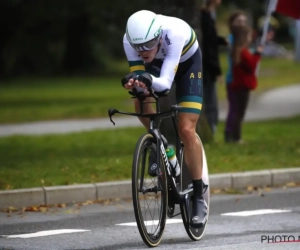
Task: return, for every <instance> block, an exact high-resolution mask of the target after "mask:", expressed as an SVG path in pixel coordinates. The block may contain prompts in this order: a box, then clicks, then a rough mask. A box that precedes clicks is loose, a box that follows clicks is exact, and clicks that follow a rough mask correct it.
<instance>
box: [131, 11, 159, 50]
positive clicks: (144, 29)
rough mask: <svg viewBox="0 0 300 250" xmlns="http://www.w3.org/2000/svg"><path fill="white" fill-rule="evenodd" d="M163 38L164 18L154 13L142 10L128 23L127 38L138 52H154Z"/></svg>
mask: <svg viewBox="0 0 300 250" xmlns="http://www.w3.org/2000/svg"><path fill="white" fill-rule="evenodd" d="M161 36H162V16H161V15H157V14H155V13H154V12H152V11H148V10H140V11H138V12H135V13H134V14H132V15H131V16H130V17H129V18H128V21H127V26H126V37H127V40H128V41H129V43H130V44H131V46H132V47H133V48H134V49H136V50H137V51H145V50H152V49H153V48H154V47H155V46H157V45H158V43H159V41H160V38H161Z"/></svg>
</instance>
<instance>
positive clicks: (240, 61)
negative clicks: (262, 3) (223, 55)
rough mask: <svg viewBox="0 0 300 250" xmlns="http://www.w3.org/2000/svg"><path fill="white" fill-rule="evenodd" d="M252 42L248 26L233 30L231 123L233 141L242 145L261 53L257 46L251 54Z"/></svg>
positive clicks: (260, 47) (255, 85)
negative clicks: (242, 133)
mask: <svg viewBox="0 0 300 250" xmlns="http://www.w3.org/2000/svg"><path fill="white" fill-rule="evenodd" d="M251 41H252V32H251V29H250V28H249V27H248V26H240V27H236V28H234V29H233V44H232V50H231V60H232V72H233V81H232V83H231V85H230V88H232V91H234V92H235V96H236V104H237V110H236V116H235V117H234V121H233V132H232V136H233V141H234V142H237V143H240V144H242V143H244V142H243V140H242V138H241V132H242V122H243V119H244V116H245V112H246V109H247V105H248V101H249V96H250V91H251V90H254V89H255V88H256V87H257V78H256V74H255V71H256V67H257V64H258V62H259V60H260V58H261V53H262V51H263V48H262V46H258V47H257V48H256V51H255V52H254V53H253V54H252V53H251V52H250V50H249V46H250V44H251Z"/></svg>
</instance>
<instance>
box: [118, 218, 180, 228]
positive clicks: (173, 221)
mask: <svg viewBox="0 0 300 250" xmlns="http://www.w3.org/2000/svg"><path fill="white" fill-rule="evenodd" d="M158 222H159V221H158V220H151V221H145V225H146V226H153V225H157V224H158ZM174 223H182V219H170V220H167V221H166V224H174ZM116 225H117V226H132V227H136V226H137V224H136V222H128V223H120V224H116Z"/></svg>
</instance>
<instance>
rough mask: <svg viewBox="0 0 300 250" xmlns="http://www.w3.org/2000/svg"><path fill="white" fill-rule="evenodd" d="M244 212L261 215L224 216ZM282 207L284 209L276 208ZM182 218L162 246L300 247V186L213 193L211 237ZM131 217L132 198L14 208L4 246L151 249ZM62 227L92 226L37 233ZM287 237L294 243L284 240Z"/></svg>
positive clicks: (2, 223) (4, 229)
mask: <svg viewBox="0 0 300 250" xmlns="http://www.w3.org/2000/svg"><path fill="white" fill-rule="evenodd" d="M262 209H263V210H262ZM265 209H272V210H270V211H269V212H270V213H269V214H260V213H265V212H266V210H265ZM278 210H279V211H278ZM241 211H251V213H253V211H254V213H256V215H250V212H244V215H247V216H237V214H232V215H224V213H225V214H226V213H233V212H241ZM276 211H277V212H278V213H274V212H276ZM180 219H181V217H180V216H177V217H175V218H174V219H173V222H175V223H173V224H167V226H166V230H165V234H164V237H163V240H162V242H161V244H160V245H159V246H158V247H157V249H172V250H175V249H214V250H216V249H218V250H219V249H229V250H234V249H300V242H291V241H292V240H294V239H295V240H298V239H299V240H300V238H299V236H300V223H299V222H300V188H297V187H296V188H288V189H282V188H281V189H273V190H268V191H267V190H266V191H264V192H263V193H258V192H254V193H251V194H240V195H220V194H218V195H216V194H215V195H212V197H211V207H210V217H209V224H208V227H207V230H206V234H205V236H204V237H203V238H202V240H201V241H198V242H193V241H191V240H190V239H189V237H188V236H187V234H186V232H185V230H184V227H183V224H182V222H181V221H180ZM129 222H135V219H134V214H133V208H132V203H131V201H115V202H112V203H110V204H92V205H85V206H80V207H79V208H78V206H76V205H70V206H67V207H65V208H51V209H50V211H48V212H45V213H41V212H25V213H20V214H19V213H18V212H13V213H12V214H10V215H9V216H8V214H7V213H4V212H0V235H1V236H0V249H6V250H7V249H15V250H17V249H18V250H71V249H72V250H79V249H82V250H83V249H89V250H92V249H93V250H100V249H101V250H102V249H103V250H110V249H111V250H115V249H123V250H125V249H148V247H147V246H146V245H145V244H144V243H143V241H142V240H141V237H140V235H139V232H138V229H137V227H136V226H135V225H131V226H128V225H119V224H122V223H129ZM62 229H68V230H75V229H76V230H86V231H80V232H73V233H68V234H67V233H64V234H62V232H61V231H51V233H54V232H55V233H57V234H56V235H51V236H41V235H35V236H36V237H32V236H34V235H33V234H32V233H37V232H39V234H41V231H48V230H62ZM47 233H48V232H46V234H47ZM24 234H26V235H24ZM21 237H22V238H21ZM25 237H27V238H25ZM283 240H288V241H290V242H285V243H284V242H279V241H283ZM274 242H277V243H274Z"/></svg>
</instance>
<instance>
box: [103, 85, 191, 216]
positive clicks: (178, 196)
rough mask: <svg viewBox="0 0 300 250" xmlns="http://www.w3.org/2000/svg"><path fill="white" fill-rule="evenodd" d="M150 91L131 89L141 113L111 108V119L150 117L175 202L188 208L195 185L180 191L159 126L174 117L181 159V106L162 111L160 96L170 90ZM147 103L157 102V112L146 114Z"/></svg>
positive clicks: (109, 111)
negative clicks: (144, 110)
mask: <svg viewBox="0 0 300 250" xmlns="http://www.w3.org/2000/svg"><path fill="white" fill-rule="evenodd" d="M148 91H149V93H150V94H149V95H147V96H145V95H143V94H138V93H134V92H131V91H130V92H129V93H130V94H131V95H133V98H137V99H138V100H139V102H140V113H133V112H123V111H119V110H117V109H109V110H108V115H109V117H110V121H111V122H112V123H113V124H114V125H115V122H114V121H113V120H112V116H113V115H114V114H123V115H131V116H137V117H147V118H149V119H150V129H149V131H148V133H150V134H152V135H153V137H154V139H155V140H156V142H157V143H156V154H157V159H160V152H161V153H162V156H163V160H164V164H165V166H166V173H167V181H168V183H169V184H170V185H171V190H172V195H173V198H174V200H175V203H176V204H181V203H182V202H184V205H185V206H186V208H188V202H189V196H190V195H192V193H193V187H192V186H191V185H190V186H189V187H188V188H187V189H185V190H183V191H178V189H177V187H176V181H175V178H174V177H173V176H172V174H171V166H170V163H169V160H168V157H167V154H166V150H165V147H164V144H163V141H162V139H161V133H160V132H159V126H160V123H161V121H162V120H163V119H166V118H172V121H173V126H174V128H175V131H176V155H177V159H180V154H181V152H180V149H181V141H180V139H179V134H178V128H177V124H176V120H178V110H179V109H181V107H180V106H178V105H172V106H171V109H170V110H167V111H164V112H161V110H160V102H159V98H160V97H163V96H166V95H167V93H168V92H162V93H157V92H155V91H153V90H152V89H148ZM147 97H153V98H154V99H155V101H154V102H153V101H152V102H145V100H146V98H147ZM145 103H155V104H156V113H154V114H144V113H143V105H144V104H145ZM157 165H158V169H160V168H161V166H160V165H161V161H158V162H157ZM149 191H150V190H149ZM179 214H180V213H179ZM179 214H176V215H174V216H173V217H175V216H177V215H179Z"/></svg>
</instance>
